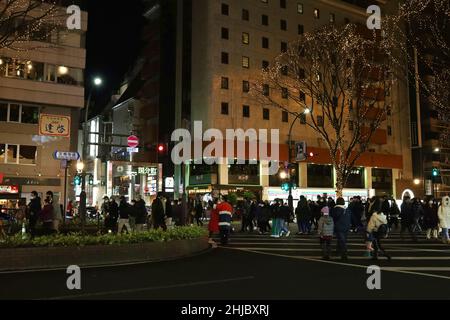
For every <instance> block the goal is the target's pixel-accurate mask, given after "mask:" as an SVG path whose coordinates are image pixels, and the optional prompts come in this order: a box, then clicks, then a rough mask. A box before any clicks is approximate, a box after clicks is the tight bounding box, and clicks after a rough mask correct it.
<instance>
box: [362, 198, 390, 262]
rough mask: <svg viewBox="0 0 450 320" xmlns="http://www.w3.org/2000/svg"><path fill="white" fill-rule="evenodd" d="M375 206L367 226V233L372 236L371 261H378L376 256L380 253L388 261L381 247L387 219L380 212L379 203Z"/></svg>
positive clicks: (386, 254)
mask: <svg viewBox="0 0 450 320" xmlns="http://www.w3.org/2000/svg"><path fill="white" fill-rule="evenodd" d="M375 205H376V206H375V210H374V212H373V214H372V216H371V217H370V221H369V223H368V225H367V232H368V233H369V234H370V235H372V241H373V249H374V251H373V256H372V260H378V254H379V252H381V253H382V254H383V255H384V256H385V257H386V258H387V259H388V260H389V261H390V260H391V256H390V255H389V254H388V253H387V252H386V250H384V248H383V247H382V246H381V239H383V238H386V237H387V234H388V222H387V218H386V215H385V214H384V213H383V212H381V202H379V201H377V202H376V203H375Z"/></svg>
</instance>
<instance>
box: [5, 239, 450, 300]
mask: <svg viewBox="0 0 450 320" xmlns="http://www.w3.org/2000/svg"><path fill="white" fill-rule="evenodd" d="M385 246H386V248H387V249H388V250H389V252H390V253H391V255H392V256H393V260H392V261H391V262H388V261H387V260H384V259H383V258H380V260H379V261H378V262H376V263H374V262H373V261H371V260H369V258H365V257H363V256H362V255H363V252H364V248H365V247H364V243H363V241H362V239H361V238H360V237H359V236H351V239H350V244H349V249H350V250H349V261H347V262H345V263H342V262H341V261H340V259H338V258H337V257H335V258H333V260H332V261H329V262H327V261H322V260H321V259H320V248H319V245H318V241H317V238H316V236H296V235H295V236H291V237H290V238H282V239H272V238H270V237H269V236H267V235H265V236H261V235H256V234H253V235H248V234H241V233H237V234H233V235H232V238H231V243H230V245H229V246H227V247H226V248H222V247H220V246H219V248H217V249H213V250H211V251H210V252H208V253H205V254H201V255H198V256H195V257H190V258H186V259H183V260H177V261H171V262H160V263H147V264H137V265H127V266H108V267H101V268H84V269H82V271H81V276H82V277H81V279H82V287H81V290H74V291H70V290H68V289H67V287H66V280H67V277H68V275H67V274H66V271H65V270H49V271H39V272H20V273H0V283H1V286H0V299H1V300H4V299H45V300H47V299H51V300H53V299H133V300H135V299H152V300H154V299H161V300H172V299H177V300H179V299H182V300H197V299H199V300H204V299H207V300H210V299H214V300H215V299H219V300H229V299H233V300H236V299H238V300H240V299H244V300H260V299H262V300H292V299H383V300H385V299H449V298H450V290H449V288H450V246H448V245H443V244H441V243H439V242H427V241H426V240H425V239H424V238H421V239H420V242H419V243H412V242H408V241H407V242H404V241H401V240H400V238H399V235H398V234H393V235H391V238H389V239H387V240H386V241H385ZM374 264H375V265H378V266H380V267H381V290H369V289H368V288H367V285H366V282H367V278H368V277H369V275H368V274H367V266H369V265H374Z"/></svg>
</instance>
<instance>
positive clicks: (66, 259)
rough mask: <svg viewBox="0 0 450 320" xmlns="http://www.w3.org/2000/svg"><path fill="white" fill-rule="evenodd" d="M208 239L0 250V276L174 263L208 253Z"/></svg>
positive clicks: (209, 248)
mask: <svg viewBox="0 0 450 320" xmlns="http://www.w3.org/2000/svg"><path fill="white" fill-rule="evenodd" d="M210 250H212V249H211V245H210V244H209V243H208V238H200V239H192V240H173V241H168V242H158V243H156V242H148V243H138V244H129V245H108V246H105V245H103V246H100V245H95V246H84V247H45V248H11V249H1V250H0V272H8V271H11V272H13V271H18V272H20V271H39V270H48V269H66V268H67V267H68V266H70V265H77V266H79V267H102V266H120V265H129V264H143V263H152V262H164V261H173V260H178V259H184V258H188V257H192V256H196V255H200V254H203V253H206V252H209V251H210Z"/></svg>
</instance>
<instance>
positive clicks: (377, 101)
mask: <svg viewBox="0 0 450 320" xmlns="http://www.w3.org/2000/svg"><path fill="white" fill-rule="evenodd" d="M368 31H369V30H368V29H367V28H364V27H362V26H358V25H353V24H347V25H345V26H335V25H332V24H331V25H326V26H324V27H321V28H319V29H317V30H315V31H313V32H311V33H306V34H304V35H303V36H302V37H301V38H300V39H299V40H298V41H295V42H293V43H290V44H289V46H288V48H287V51H286V52H284V53H282V54H281V55H279V56H278V57H277V58H276V59H275V61H274V63H273V65H272V66H271V67H270V68H269V69H267V70H265V71H263V73H262V77H261V79H260V80H259V81H258V82H257V83H256V85H255V86H254V88H253V90H252V91H253V93H254V96H255V98H256V99H258V100H259V102H260V103H261V104H262V105H266V106H267V105H269V106H272V107H276V108H280V109H282V110H285V111H286V112H288V113H290V114H291V115H293V116H294V117H296V118H301V119H302V121H303V122H304V123H305V124H306V125H307V126H308V127H310V128H311V129H312V130H313V131H315V132H316V133H317V134H318V136H320V137H321V138H322V139H323V140H324V142H325V144H326V145H327V147H328V149H329V154H330V158H331V161H332V164H333V166H334V168H335V170H336V191H337V194H338V196H341V195H342V190H343V188H344V187H345V185H346V182H347V179H348V177H349V176H350V174H351V172H352V170H353V169H354V167H355V164H356V161H357V160H358V159H359V158H360V156H361V155H362V154H363V153H364V152H366V151H367V150H368V147H369V145H370V144H371V143H372V142H373V141H372V140H373V138H374V135H375V134H376V133H377V130H378V129H379V128H380V126H381V124H382V123H383V121H384V120H385V119H386V114H387V113H388V111H389V108H390V107H389V104H388V102H387V98H386V97H387V96H388V95H389V92H390V88H391V85H392V80H393V69H392V66H391V65H390V59H389V58H388V56H387V55H386V54H385V53H384V52H382V51H381V50H380V49H379V41H380V35H379V33H378V34H377V33H372V32H368Z"/></svg>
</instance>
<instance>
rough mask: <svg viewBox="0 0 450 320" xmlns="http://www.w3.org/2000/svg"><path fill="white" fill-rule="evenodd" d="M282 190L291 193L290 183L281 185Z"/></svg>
mask: <svg viewBox="0 0 450 320" xmlns="http://www.w3.org/2000/svg"><path fill="white" fill-rule="evenodd" d="M281 190H283V191H289V182H285V183H283V184H281Z"/></svg>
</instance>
